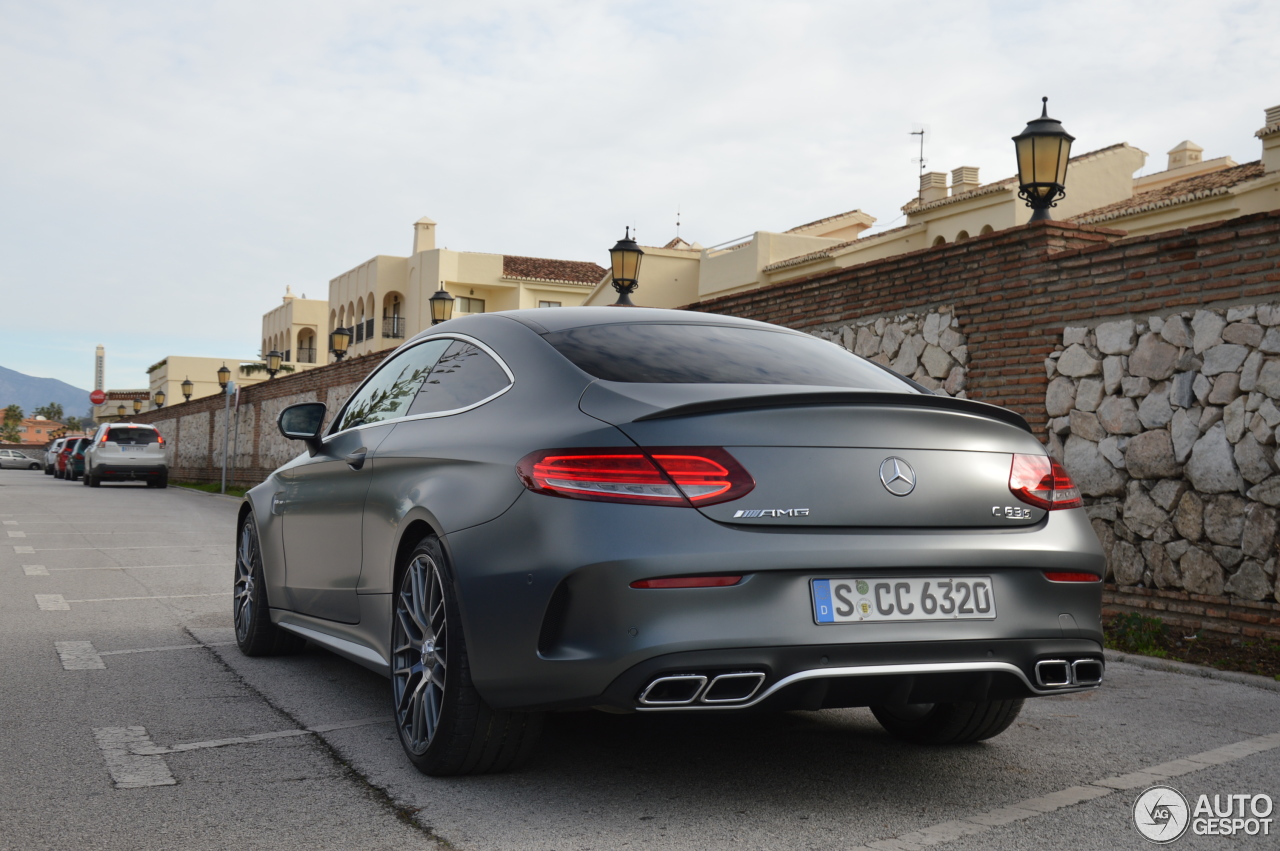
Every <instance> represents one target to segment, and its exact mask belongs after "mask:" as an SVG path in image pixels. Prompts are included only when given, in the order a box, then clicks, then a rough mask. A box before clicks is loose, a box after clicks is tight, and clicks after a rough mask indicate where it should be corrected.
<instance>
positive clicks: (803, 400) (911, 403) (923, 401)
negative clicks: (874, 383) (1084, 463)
mask: <svg viewBox="0 0 1280 851" xmlns="http://www.w3.org/2000/svg"><path fill="white" fill-rule="evenodd" d="M832 405H874V406H876V407H882V408H933V409H935V410H943V411H955V412H956V413H962V414H973V415H974V416H979V417H985V418H987V419H989V420H999V421H1000V422H1003V423H1008V424H1009V425H1011V426H1015V427H1017V428H1020V429H1022V430H1023V431H1025V432H1027V433H1028V434H1032V433H1033V432H1032V431H1031V426H1030V425H1028V424H1027V421H1026V420H1025V419H1023V418H1022V416H1021V415H1020V414H1017V413H1015V412H1013V411H1010V410H1008V409H1007V408H1001V407H1000V406H998V405H990V404H987V403H986V402H975V401H973V400H972V399H954V398H952V397H950V396H935V395H933V394H931V393H921V394H919V395H916V394H913V393H878V392H874V391H850V392H847V393H840V392H826V393H778V394H770V395H766V396H738V397H731V398H727V399H708V400H705V401H701V402H689V403H687V404H684V405H676V406H674V407H671V408H666V409H663V410H660V411H654V412H652V413H648V414H643V415H642V416H639V417H636V418H635V420H634V422H643V421H645V420H662V419H669V418H671V417H691V416H696V415H698V414H710V413H718V412H721V411H746V410H754V409H760V408H795V407H830V406H832Z"/></svg>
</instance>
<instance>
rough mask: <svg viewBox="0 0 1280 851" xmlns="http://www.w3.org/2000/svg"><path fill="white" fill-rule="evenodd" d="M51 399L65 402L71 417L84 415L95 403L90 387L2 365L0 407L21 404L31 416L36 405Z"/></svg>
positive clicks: (63, 406)
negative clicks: (82, 388) (42, 376)
mask: <svg viewBox="0 0 1280 851" xmlns="http://www.w3.org/2000/svg"><path fill="white" fill-rule="evenodd" d="M52 402H57V403H58V404H59V405H61V406H62V411H63V413H64V414H65V415H66V416H69V417H83V416H84V415H85V414H86V413H88V411H89V409H90V408H91V407H92V405H91V404H90V402H89V391H88V390H81V389H80V388H79V387H72V386H71V385H70V384H68V383H67V382H65V381H59V380H58V379H56V378H36V377H35V376H33V375H25V374H23V373H21V372H18V371H16V370H12V369H6V368H5V367H3V366H0V411H3V410H4V409H5V408H7V407H9V406H10V405H17V406H18V407H20V408H22V413H23V415H24V416H28V417H29V416H31V415H32V412H33V411H35V409H36V408H42V407H44V406H45V405H48V404H50V403H52Z"/></svg>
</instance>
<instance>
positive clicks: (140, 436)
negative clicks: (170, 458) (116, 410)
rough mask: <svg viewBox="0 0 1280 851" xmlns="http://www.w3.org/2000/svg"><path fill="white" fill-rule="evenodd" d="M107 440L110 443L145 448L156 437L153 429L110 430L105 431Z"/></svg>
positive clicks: (154, 440)
mask: <svg viewBox="0 0 1280 851" xmlns="http://www.w3.org/2000/svg"><path fill="white" fill-rule="evenodd" d="M107 440H108V441H110V442H111V443H123V444H130V443H132V444H133V445H135V446H145V445H146V444H148V443H155V442H156V441H157V435H156V430H155V429H153V428H137V427H134V428H111V429H108V430H107Z"/></svg>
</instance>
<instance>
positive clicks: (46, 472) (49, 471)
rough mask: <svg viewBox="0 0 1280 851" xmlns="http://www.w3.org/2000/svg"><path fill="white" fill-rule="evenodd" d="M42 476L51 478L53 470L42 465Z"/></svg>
mask: <svg viewBox="0 0 1280 851" xmlns="http://www.w3.org/2000/svg"><path fill="white" fill-rule="evenodd" d="M44 474H45V475H46V476H52V475H53V468H52V467H50V466H49V465H48V464H45V465H44Z"/></svg>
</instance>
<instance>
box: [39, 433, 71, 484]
mask: <svg viewBox="0 0 1280 851" xmlns="http://www.w3.org/2000/svg"><path fill="white" fill-rule="evenodd" d="M66 440H67V439H66V438H65V437H60V438H58V439H57V440H55V441H54V442H53V443H50V444H49V448H48V449H46V450H45V451H44V474H45V475H46V476H52V475H53V474H54V473H55V472H57V470H58V452H60V451H61V450H62V444H63V443H66Z"/></svg>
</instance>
